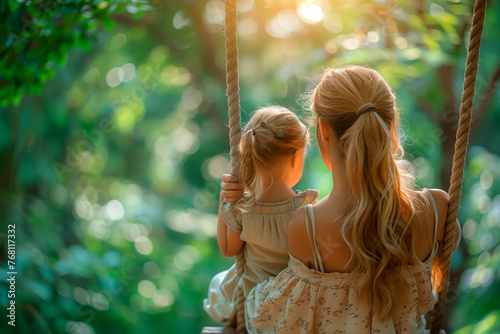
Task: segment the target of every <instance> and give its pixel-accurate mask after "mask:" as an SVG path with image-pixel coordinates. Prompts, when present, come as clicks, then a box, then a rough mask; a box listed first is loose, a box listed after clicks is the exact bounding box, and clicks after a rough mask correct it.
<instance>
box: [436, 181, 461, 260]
mask: <svg viewBox="0 0 500 334" xmlns="http://www.w3.org/2000/svg"><path fill="white" fill-rule="evenodd" d="M429 191H430V192H431V194H432V197H434V200H435V201H436V206H437V208H438V222H437V224H438V229H437V236H436V240H437V241H438V243H439V246H440V247H442V246H443V239H444V230H445V225H446V219H447V218H448V201H449V200H450V195H448V193H447V192H446V191H443V190H441V189H429ZM460 235H461V230H460V224H459V222H458V220H457V221H456V222H455V242H454V245H455V249H453V251H456V250H457V247H458V243H459V241H460Z"/></svg>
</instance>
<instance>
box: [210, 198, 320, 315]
mask: <svg viewBox="0 0 500 334" xmlns="http://www.w3.org/2000/svg"><path fill="white" fill-rule="evenodd" d="M318 196H319V192H318V191H317V190H312V189H308V190H306V191H304V192H300V191H297V194H296V195H295V196H294V197H292V198H290V199H288V200H286V201H283V202H277V203H260V202H257V203H255V206H254V207H253V208H252V212H250V213H247V214H243V215H242V214H241V213H235V212H234V211H233V210H231V208H230V206H229V205H227V204H225V203H224V204H223V206H222V218H223V220H224V222H225V223H226V224H227V225H228V226H229V227H230V228H232V229H233V230H235V231H236V232H238V233H240V238H241V240H243V241H245V247H244V253H245V260H246V261H245V270H244V273H243V277H242V280H241V281H239V283H238V277H237V276H236V266H235V265H233V266H232V267H231V268H229V270H225V271H223V272H221V273H218V274H217V275H215V276H214V277H213V278H212V280H211V281H210V285H209V288H208V296H207V298H206V299H204V300H203V308H204V309H205V311H206V312H207V313H208V315H210V317H211V318H212V319H213V320H215V321H217V322H221V323H224V322H228V321H230V320H231V318H232V317H233V316H234V314H235V313H234V312H235V306H236V305H235V302H236V292H237V289H236V286H237V284H238V285H239V286H242V287H243V291H244V293H245V296H247V295H248V293H249V292H250V290H251V289H252V288H253V287H254V286H255V285H256V284H257V283H260V282H262V281H264V280H265V279H267V278H269V277H274V276H276V275H278V273H279V272H281V271H282V270H283V269H285V268H286V267H287V265H288V259H289V257H288V238H287V224H288V220H289V219H290V216H291V215H292V214H293V213H294V212H295V210H297V209H298V208H300V207H301V206H304V205H307V204H311V203H314V202H316V200H317V199H318Z"/></svg>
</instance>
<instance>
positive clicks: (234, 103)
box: [225, 0, 487, 334]
mask: <svg viewBox="0 0 500 334" xmlns="http://www.w3.org/2000/svg"><path fill="white" fill-rule="evenodd" d="M486 3H487V0H476V2H475V5H474V14H473V18H472V28H471V33H470V43H469V48H468V53H467V62H466V69H465V79H464V88H463V94H462V102H461V106H460V119H459V123H458V130H457V135H456V142H455V153H454V155H453V167H452V175H451V185H450V188H449V190H448V193H449V194H450V200H449V206H448V217H447V220H446V225H445V232H444V240H443V243H444V246H443V249H442V251H441V252H440V258H442V263H441V267H440V271H441V275H442V278H441V285H440V286H439V287H438V293H439V300H438V302H437V304H436V306H435V307H434V310H433V311H432V312H431V320H432V323H431V334H438V333H439V331H440V329H441V324H442V320H443V315H444V311H445V304H446V294H447V292H448V280H449V274H450V266H451V256H452V254H453V250H454V248H455V245H454V242H455V221H456V220H457V217H458V209H459V207H460V200H461V196H462V183H463V173H464V168H465V160H466V155H467V146H468V143H469V135H470V124H471V121H472V118H471V115H472V108H473V100H474V93H475V85H476V77H477V70H478V62H479V49H480V46H481V36H482V33H483V28H484V19H485V14H486ZM225 12H226V17H225V24H226V29H225V34H226V84H227V90H226V95H227V97H228V108H229V109H228V114H229V140H230V147H231V151H230V156H231V173H232V174H233V175H235V176H236V177H237V178H239V176H240V168H241V166H240V160H241V158H240V152H239V142H240V139H241V116H240V96H239V75H238V40H237V26H236V0H225ZM235 260H236V268H237V276H238V277H239V278H240V279H241V277H242V275H243V272H244V265H245V256H244V253H243V250H242V251H241V252H240V253H238V255H236V258H235ZM244 303H245V297H244V294H243V289H242V287H241V286H239V288H238V294H237V306H236V315H237V318H236V319H237V320H236V323H237V333H238V334H243V333H246V327H245V314H244V310H245V309H244Z"/></svg>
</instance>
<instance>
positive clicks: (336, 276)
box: [245, 190, 438, 334]
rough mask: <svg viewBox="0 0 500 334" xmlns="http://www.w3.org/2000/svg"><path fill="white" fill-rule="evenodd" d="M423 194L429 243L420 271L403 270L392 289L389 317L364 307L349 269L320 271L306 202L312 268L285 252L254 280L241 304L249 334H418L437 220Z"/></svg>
mask: <svg viewBox="0 0 500 334" xmlns="http://www.w3.org/2000/svg"><path fill="white" fill-rule="evenodd" d="M424 193H425V195H426V196H427V198H428V199H429V201H430V202H431V203H432V206H433V208H434V214H435V229H434V246H433V249H432V252H431V254H430V255H429V258H428V259H427V260H426V261H425V262H423V269H422V268H421V267H419V266H415V265H410V266H407V267H405V268H404V269H403V270H404V272H405V279H406V283H407V284H406V285H405V286H403V287H402V288H400V291H398V297H399V303H398V305H399V306H398V308H397V310H396V312H395V314H394V316H393V317H392V319H391V320H388V321H385V322H382V321H380V320H379V319H378V318H377V317H376V316H375V315H374V314H373V313H372V310H371V307H370V305H368V304H367V303H364V302H361V301H359V300H358V299H357V296H356V283H355V281H354V280H353V279H352V277H351V274H350V273H336V272H333V273H325V272H324V269H323V262H322V260H321V255H320V252H319V247H318V240H317V236H316V229H315V220H314V211H313V208H312V206H311V205H307V207H306V225H307V226H306V227H307V228H306V229H307V232H308V237H309V242H310V244H311V249H312V253H313V260H314V263H315V267H316V268H315V269H310V268H308V267H307V266H306V265H304V263H302V262H301V261H300V260H298V259H296V258H294V257H293V256H292V255H290V262H289V263H288V268H287V269H285V270H283V271H282V272H281V273H280V274H279V275H278V276H277V277H275V278H271V279H268V280H266V281H264V282H262V283H260V284H258V285H257V286H256V287H255V288H254V289H253V290H252V291H251V292H250V294H249V295H248V297H247V300H246V303H245V316H246V325H247V329H248V331H249V333H294V334H295V333H328V334H333V333H356V334H364V333H381V334H393V333H424V327H425V319H424V317H423V315H424V314H425V313H427V312H429V311H431V310H432V309H433V307H434V305H435V303H436V297H435V293H434V292H433V287H432V282H431V270H432V261H433V258H434V255H435V254H436V251H437V241H436V232H437V222H438V212H437V206H436V203H435V202H434V198H433V197H432V195H431V194H430V192H429V191H428V190H424ZM310 230H311V232H310Z"/></svg>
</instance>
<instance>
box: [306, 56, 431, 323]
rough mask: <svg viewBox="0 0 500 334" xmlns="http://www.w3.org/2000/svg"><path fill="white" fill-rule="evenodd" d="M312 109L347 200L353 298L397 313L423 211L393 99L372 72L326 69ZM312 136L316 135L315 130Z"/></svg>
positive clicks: (379, 311)
mask: <svg viewBox="0 0 500 334" xmlns="http://www.w3.org/2000/svg"><path fill="white" fill-rule="evenodd" d="M312 110H313V112H314V113H315V114H316V115H317V117H319V118H321V119H322V120H323V121H324V122H325V123H326V124H328V125H329V126H330V127H331V129H332V130H333V133H334V135H335V136H336V138H337V139H338V142H339V149H340V153H341V155H342V157H343V159H344V163H345V171H346V174H347V177H348V182H349V185H350V188H351V189H352V193H351V194H346V196H350V197H351V198H349V197H348V200H346V203H347V206H346V207H345V211H344V221H343V225H342V236H343V238H344V240H345V241H346V243H347V245H348V246H349V248H350V250H351V258H350V260H349V264H351V265H352V266H353V271H352V273H353V275H354V276H355V277H356V278H357V282H358V283H357V284H358V287H359V290H358V292H359V294H360V296H361V298H365V300H366V301H368V302H369V301H370V300H371V301H372V303H373V311H374V313H375V314H376V315H377V316H378V317H379V318H380V319H381V320H387V319H389V318H390V317H391V316H392V314H393V313H394V311H395V309H396V307H397V300H398V288H399V285H400V284H401V282H402V281H403V280H404V276H403V272H402V268H401V267H402V266H405V265H409V264H415V265H420V264H421V262H420V261H419V260H418V258H417V257H416V255H415V249H414V248H415V245H414V230H415V229H414V224H411V222H412V218H413V217H414V214H415V211H416V210H417V209H419V208H421V207H422V206H423V205H425V206H426V205H427V201H426V199H425V196H422V195H421V193H420V192H417V187H416V185H415V178H414V174H413V168H412V166H411V164H410V163H409V162H407V161H405V160H404V159H403V155H404V151H403V148H402V146H401V144H400V142H399V138H398V134H397V129H398V126H399V114H398V110H397V107H396V101H395V94H394V91H393V90H392V89H391V87H390V86H389V84H388V83H387V82H386V81H385V80H384V79H383V78H382V76H381V75H380V74H379V73H378V72H376V71H375V70H373V69H370V68H366V67H361V66H348V67H344V68H341V69H328V70H326V71H325V73H324V74H323V77H322V79H321V81H320V83H319V84H318V86H317V87H316V89H315V90H314V92H313V96H312ZM317 133H318V131H317Z"/></svg>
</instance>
